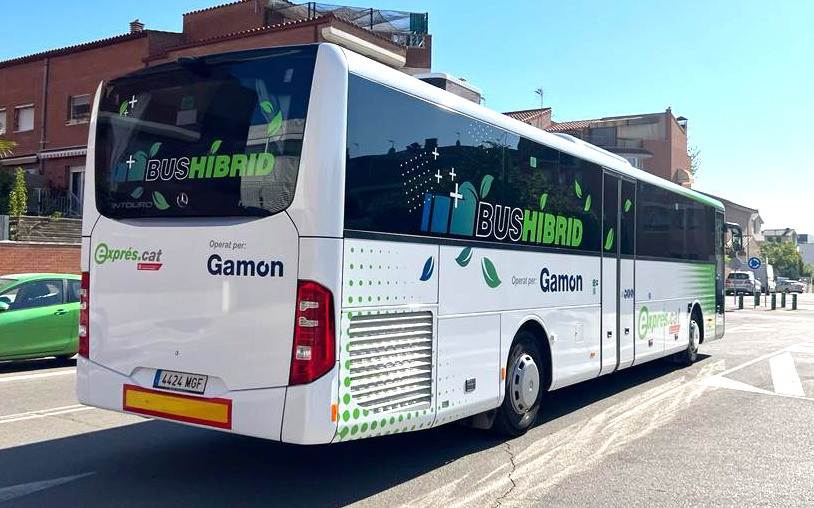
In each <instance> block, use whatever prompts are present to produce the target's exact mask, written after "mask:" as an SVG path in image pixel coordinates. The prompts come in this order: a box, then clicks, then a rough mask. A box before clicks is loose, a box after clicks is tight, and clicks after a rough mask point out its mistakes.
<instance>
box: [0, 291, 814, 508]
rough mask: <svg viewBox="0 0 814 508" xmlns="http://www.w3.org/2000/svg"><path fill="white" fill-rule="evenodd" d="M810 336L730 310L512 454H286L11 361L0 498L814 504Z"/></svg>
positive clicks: (4, 383)
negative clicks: (101, 396) (134, 410)
mask: <svg viewBox="0 0 814 508" xmlns="http://www.w3.org/2000/svg"><path fill="white" fill-rule="evenodd" d="M727 304H728V305H729V306H730V307H731V306H732V305H733V304H734V299H733V298H732V297H729V298H728V299H727ZM812 330H814V295H805V296H803V297H802V298H801V304H800V310H798V311H796V312H792V311H788V310H777V311H774V312H772V311H767V310H763V309H748V308H747V309H745V310H741V311H735V312H730V313H728V314H727V335H726V337H725V338H724V340H722V341H718V342H714V343H710V344H708V345H703V346H702V353H703V356H702V358H701V360H700V361H699V362H698V363H696V364H695V365H693V366H691V367H687V368H681V367H679V366H676V365H673V364H668V363H661V362H657V363H653V364H649V365H644V366H641V367H635V368H633V369H629V370H626V371H623V372H620V373H618V374H615V375H612V376H610V377H605V378H600V379H597V380H595V381H591V382H588V383H583V384H581V385H578V386H574V387H569V388H566V389H563V390H559V391H557V392H554V393H553V394H551V395H550V396H549V397H548V398H547V400H546V406H545V409H544V410H543V411H542V414H541V415H540V418H539V420H538V423H537V425H536V426H535V428H533V429H532V430H531V431H530V432H529V433H528V434H526V435H525V436H523V437H520V438H518V439H514V440H508V441H505V440H501V439H499V438H497V437H495V436H493V435H491V434H489V433H487V432H483V431H477V430H472V429H467V428H463V427H459V426H455V425H447V426H444V427H441V428H438V429H433V430H429V431H424V432H419V433H412V434H402V435H394V436H387V437H381V438H376V439H371V440H365V441H356V442H350V443H343V444H339V445H332V446H319V447H299V446H290V445H283V444H279V443H273V442H267V441H263V440H258V439H253V438H245V437H240V436H233V435H228V434H223V433H219V432H215V431H208V430H202V429H195V428H189V427H184V426H179V425H173V424H168V423H163V422H156V421H149V420H144V419H142V418H138V417H134V416H127V415H121V414H117V413H111V412H107V411H102V410H98V409H91V408H85V407H83V406H79V405H78V404H77V402H76V399H75V397H74V395H73V389H74V382H75V378H74V374H73V365H71V364H62V365H60V364H56V363H54V362H53V361H48V360H45V361H36V362H22V363H14V364H8V363H6V364H0V503H4V502H5V503H6V504H4V508H5V506H37V507H39V506H53V505H57V504H60V505H65V506H74V505H84V506H144V505H148V504H154V505H160V506H164V505H172V506H177V507H183V506H199V505H205V506H209V505H225V504H231V505H233V506H254V505H257V506H338V505H347V504H356V505H358V506H383V505H408V506H444V507H450V506H498V505H501V506H529V505H540V506H543V505H545V506H609V505H612V506H618V505H626V506H698V505H723V506H736V505H737V506H754V505H764V506H765V505H770V506H777V505H782V506H812V505H814V493H812V490H814V333H812Z"/></svg>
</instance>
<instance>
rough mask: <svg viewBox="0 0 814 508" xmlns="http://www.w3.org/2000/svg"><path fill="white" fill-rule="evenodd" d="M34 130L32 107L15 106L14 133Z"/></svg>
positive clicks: (29, 105) (31, 105) (30, 105)
mask: <svg viewBox="0 0 814 508" xmlns="http://www.w3.org/2000/svg"><path fill="white" fill-rule="evenodd" d="M33 130H34V105H33V104H28V105H25V106H17V107H16V108H14V131H15V132H24V131H33Z"/></svg>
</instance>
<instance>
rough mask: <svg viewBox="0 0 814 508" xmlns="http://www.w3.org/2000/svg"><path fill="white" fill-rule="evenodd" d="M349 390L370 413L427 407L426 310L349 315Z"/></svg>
mask: <svg viewBox="0 0 814 508" xmlns="http://www.w3.org/2000/svg"><path fill="white" fill-rule="evenodd" d="M349 352H350V379H351V384H350V392H351V396H352V397H353V400H354V401H355V402H356V404H358V405H359V406H360V407H362V408H364V409H367V410H369V411H371V412H373V413H383V412H393V411H409V410H415V409H422V408H426V407H429V405H430V402H431V400H432V312H429V311H419V312H404V313H398V314H376V315H366V316H362V315H360V316H353V317H352V318H351V320H350V348H349Z"/></svg>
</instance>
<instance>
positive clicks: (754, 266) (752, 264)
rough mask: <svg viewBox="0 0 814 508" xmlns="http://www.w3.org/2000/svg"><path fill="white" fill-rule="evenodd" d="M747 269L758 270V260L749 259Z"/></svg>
mask: <svg viewBox="0 0 814 508" xmlns="http://www.w3.org/2000/svg"><path fill="white" fill-rule="evenodd" d="M749 268H751V269H752V270H757V269H758V268H760V258H749Z"/></svg>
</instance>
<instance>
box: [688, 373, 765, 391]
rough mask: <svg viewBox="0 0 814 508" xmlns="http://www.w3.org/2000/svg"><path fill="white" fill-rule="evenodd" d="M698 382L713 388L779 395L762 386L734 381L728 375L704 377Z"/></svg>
mask: <svg viewBox="0 0 814 508" xmlns="http://www.w3.org/2000/svg"><path fill="white" fill-rule="evenodd" d="M699 383H700V384H702V385H705V386H711V387H713V388H729V389H730V390H740V391H742V392H752V393H760V394H763V395H779V394H777V393H775V392H770V391H769V390H764V389H763V388H758V387H757V386H752V385H748V384H746V383H742V382H740V381H735V380H734V379H730V378H728V377H718V376H712V377H708V378H706V379H702V380H701V381H699Z"/></svg>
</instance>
